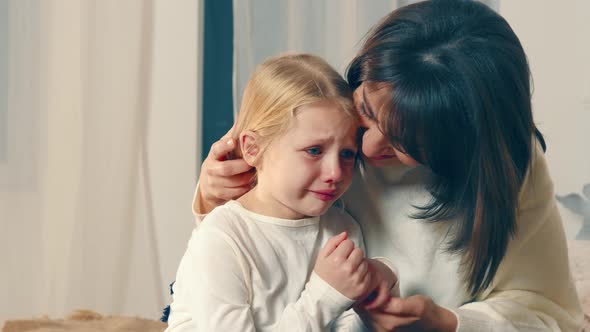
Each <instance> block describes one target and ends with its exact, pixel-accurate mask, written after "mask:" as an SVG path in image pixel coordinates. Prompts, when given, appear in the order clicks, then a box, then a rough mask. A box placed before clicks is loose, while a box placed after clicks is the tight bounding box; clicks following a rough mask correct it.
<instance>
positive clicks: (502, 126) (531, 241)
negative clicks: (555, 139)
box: [193, 0, 582, 331]
mask: <svg viewBox="0 0 590 332" xmlns="http://www.w3.org/2000/svg"><path fill="white" fill-rule="evenodd" d="M347 76H348V81H349V84H350V85H351V87H352V88H353V89H355V93H354V96H355V104H356V106H357V110H358V112H359V113H360V114H361V116H362V119H363V120H362V130H363V131H364V133H363V140H362V152H363V155H364V160H365V161H366V165H365V167H364V172H362V173H363V176H359V177H358V178H357V179H356V180H355V181H354V182H353V185H352V187H351V189H350V190H349V192H348V193H347V195H346V196H345V198H344V202H345V206H346V208H347V209H348V210H349V212H350V213H351V214H352V215H353V217H355V219H356V220H357V221H358V222H359V223H360V224H361V226H362V229H363V234H364V237H365V242H366V246H367V250H368V253H367V254H368V256H369V257H374V256H381V257H384V258H386V259H387V260H388V261H389V262H390V265H391V267H392V269H393V270H394V271H395V272H396V274H397V276H398V279H399V285H400V290H401V297H399V298H398V297H391V298H388V299H377V300H376V301H374V303H378V304H379V305H378V306H375V305H369V306H366V305H363V304H357V306H356V310H357V312H359V314H361V316H362V317H363V319H364V321H365V324H366V325H368V326H371V327H372V328H373V329H374V330H379V331H382V330H386V331H388V330H399V329H400V328H401V329H402V330H404V331H413V330H416V331H424V330H437V331H456V330H458V331H539V330H551V331H576V330H578V329H579V327H580V324H581V319H582V314H581V310H580V304H579V301H578V298H577V295H576V292H575V287H574V285H573V283H572V281H571V278H570V273H569V266H568V259H567V248H566V243H565V235H564V232H563V228H562V223H561V219H560V216H559V213H558V210H557V206H556V203H555V200H554V194H553V185H552V182H551V179H550V178H549V174H548V170H547V165H546V162H545V159H544V157H543V150H544V145H545V144H544V141H543V137H542V135H541V134H540V132H539V131H538V130H537V129H536V127H535V125H534V123H533V118H532V112H531V91H530V90H531V89H530V73H529V67H528V63H527V60H526V55H525V54H524V51H523V49H522V46H521V44H520V42H519V40H518V38H517V36H516V35H515V34H514V32H513V31H512V29H511V28H510V26H509V25H508V23H507V22H506V21H505V20H504V19H503V18H502V17H501V16H500V15H498V14H497V13H495V12H494V11H492V10H491V9H489V8H488V7H486V6H485V5H483V4H481V3H478V2H475V1H463V0H432V1H424V2H420V3H417V4H414V5H410V6H406V7H402V8H400V9H398V10H396V11H394V12H392V13H391V14H389V15H388V16H387V17H385V18H384V19H383V21H382V22H381V23H379V24H378V25H377V26H376V27H375V28H374V29H373V30H372V31H371V32H370V33H369V36H368V37H367V40H366V42H365V44H364V46H363V48H362V50H361V51H360V53H359V54H358V55H357V56H356V57H355V59H354V60H353V61H352V63H351V64H350V66H349V70H348V75H347ZM232 144H233V143H231V142H230V143H226V139H222V140H221V141H219V142H217V143H215V144H214V145H213V146H212V148H211V152H210V154H209V156H208V157H207V159H206V160H205V161H204V163H203V166H202V169H201V177H200V179H199V183H200V184H199V186H198V187H197V191H196V193H195V201H194V206H193V209H194V212H195V214H196V216H197V219H199V220H200V218H202V215H203V214H204V213H207V212H208V211H210V210H211V208H212V207H214V206H217V205H219V204H221V203H223V202H225V201H226V200H228V199H231V198H235V197H239V196H240V195H242V194H243V193H245V192H247V191H248V190H249V188H250V184H249V183H250V182H249V181H250V178H251V173H250V172H249V167H248V166H247V165H245V164H244V163H243V161H241V160H239V159H238V160H225V159H224V156H225V155H226V152H227V151H230V150H231V149H232V148H233V146H232ZM374 303H373V304H374Z"/></svg>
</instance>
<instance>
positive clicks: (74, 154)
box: [0, 0, 201, 326]
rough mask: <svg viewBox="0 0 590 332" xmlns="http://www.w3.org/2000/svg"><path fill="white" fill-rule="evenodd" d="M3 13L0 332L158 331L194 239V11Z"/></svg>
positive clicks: (113, 2) (116, 5) (159, 7)
mask: <svg viewBox="0 0 590 332" xmlns="http://www.w3.org/2000/svg"><path fill="white" fill-rule="evenodd" d="M0 11H1V14H0V38H2V39H0V46H1V47H2V48H1V49H0V53H2V56H0V75H1V76H2V79H0V83H1V84H0V92H1V94H0V103H1V104H0V121H1V122H0V250H1V252H2V256H0V257H1V258H0V266H2V273H0V298H2V300H0V326H1V323H2V321H3V320H7V319H15V318H29V317H32V316H36V315H42V314H48V315H50V316H53V317H61V316H63V315H64V314H66V313H68V312H69V311H71V310H73V309H78V308H87V309H91V310H96V311H98V312H100V313H104V314H109V313H110V314H129V315H140V316H143V317H147V318H154V319H157V318H159V315H160V312H161V308H162V307H163V306H164V305H165V304H166V303H168V302H169V298H168V290H167V285H168V283H169V282H170V281H172V280H173V279H174V274H175V272H176V267H177V263H178V261H179V259H180V257H181V255H182V253H183V251H184V248H185V245H186V240H187V238H188V237H189V236H190V229H191V228H192V223H191V220H192V215H191V209H190V201H191V198H192V190H193V188H194V184H195V174H198V173H197V166H196V165H198V164H200V162H199V163H198V161H197V160H196V157H197V156H199V155H200V152H199V151H198V148H199V147H200V144H197V143H198V142H197V135H196V132H197V129H198V121H199V119H198V116H197V114H198V110H197V105H198V103H197V98H198V95H197V91H198V90H199V86H198V81H199V80H198V75H199V70H198V64H199V56H198V43H199V40H200V34H199V31H200V27H199V25H198V22H199V21H200V17H199V13H200V11H201V10H200V4H199V3H198V2H195V1H190V0H179V1H175V2H174V4H171V3H170V2H167V1H165V0H131V1H117V0H81V1H68V0H0Z"/></svg>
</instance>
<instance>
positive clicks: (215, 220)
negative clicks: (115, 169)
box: [166, 201, 364, 332]
mask: <svg viewBox="0 0 590 332" xmlns="http://www.w3.org/2000/svg"><path fill="white" fill-rule="evenodd" d="M343 231H346V232H347V233H348V238H349V239H351V240H353V242H355V244H356V246H360V247H361V248H363V246H364V245H363V239H362V236H361V233H360V228H359V226H358V224H357V223H356V222H355V221H354V220H353V219H352V218H351V217H350V215H348V214H347V213H346V212H345V211H343V210H342V209H338V208H335V207H332V208H330V209H329V210H328V212H326V214H324V215H322V216H321V217H313V218H305V219H300V220H286V219H279V218H273V217H268V216H263V215H260V214H256V213H253V212H251V211H249V210H247V209H245V208H244V207H243V206H242V205H241V204H240V203H239V202H237V201H229V202H228V203H226V204H225V205H223V206H220V207H218V208H216V209H214V210H213V211H212V212H211V213H210V214H209V215H208V216H207V217H206V219H205V220H204V222H203V223H202V224H200V225H199V226H198V227H197V228H196V229H195V230H194V231H193V234H192V237H191V239H190V241H189V243H188V247H187V250H186V252H185V254H184V257H183V258H182V260H181V263H180V266H179V268H178V272H177V275H176V282H175V284H174V286H173V288H174V296H173V302H172V304H171V313H170V317H169V320H168V324H169V325H168V329H167V330H166V331H170V332H180V331H183V332H185V331H207V332H213V331H325V330H328V329H329V328H330V325H331V322H332V321H334V320H335V319H336V318H337V317H338V316H339V315H341V314H342V313H343V312H344V311H345V310H346V309H348V308H349V307H350V306H351V305H352V304H353V301H352V300H351V299H349V298H347V297H346V296H344V295H342V294H340V293H339V292H338V291H337V290H336V289H334V288H332V287H331V286H330V285H329V284H327V283H326V282H325V281H323V280H322V279H321V278H320V277H319V276H317V275H316V274H315V273H313V267H314V265H315V261H316V257H317V255H318V253H319V251H320V249H321V248H322V247H323V246H324V244H325V243H326V242H327V240H329V239H330V238H331V237H332V236H335V235H338V234H340V233H341V232H343ZM351 312H352V310H351ZM343 320H346V321H339V322H335V325H336V324H337V325H338V326H340V329H341V330H342V329H344V328H345V327H348V328H351V327H353V326H356V325H358V324H362V323H360V319H359V318H358V317H356V318H355V317H351V314H348V315H346V317H345V318H343Z"/></svg>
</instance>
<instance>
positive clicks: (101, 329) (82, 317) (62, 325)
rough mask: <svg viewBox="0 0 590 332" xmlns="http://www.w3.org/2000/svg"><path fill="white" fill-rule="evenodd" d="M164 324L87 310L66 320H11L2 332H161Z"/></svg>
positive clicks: (164, 326) (76, 312) (78, 312)
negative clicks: (104, 314)
mask: <svg viewBox="0 0 590 332" xmlns="http://www.w3.org/2000/svg"><path fill="white" fill-rule="evenodd" d="M165 329H166V324H164V323H162V322H159V321H156V320H149V319H143V318H137V317H123V316H102V315H100V314H97V313H96V312H93V311H89V310H78V311H75V312H73V313H72V314H71V315H69V316H68V317H67V318H66V319H48V318H40V319H31V320H11V321H7V322H6V323H5V324H4V328H3V329H2V332H64V331H76V332H105V331H109V332H162V331H164V330H165Z"/></svg>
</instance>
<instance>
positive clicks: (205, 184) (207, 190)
mask: <svg viewBox="0 0 590 332" xmlns="http://www.w3.org/2000/svg"><path fill="white" fill-rule="evenodd" d="M232 131H233V127H232V128H231V129H230V130H229V131H228V132H227V133H226V134H225V135H224V136H223V137H222V138H221V139H220V140H219V141H217V142H215V143H213V145H211V150H209V155H208V156H207V158H206V159H205V161H203V165H201V174H200V175H199V189H198V192H197V204H196V206H195V208H196V209H197V211H196V212H197V213H209V212H211V210H213V208H215V207H216V206H219V205H221V204H223V203H225V202H227V201H228V200H230V199H235V198H238V197H240V196H242V195H243V194H245V193H247V192H248V191H249V190H250V189H251V183H252V178H253V176H254V169H253V168H252V167H251V166H250V165H248V164H247V163H246V162H245V161H244V159H241V158H239V159H232V158H231V157H232V155H233V151H234V150H235V148H236V141H235V140H234V139H232V138H231V133H232ZM228 157H229V158H228Z"/></svg>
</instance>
